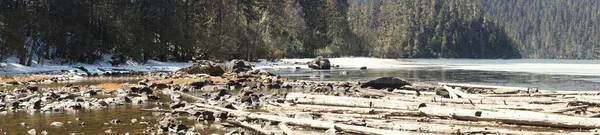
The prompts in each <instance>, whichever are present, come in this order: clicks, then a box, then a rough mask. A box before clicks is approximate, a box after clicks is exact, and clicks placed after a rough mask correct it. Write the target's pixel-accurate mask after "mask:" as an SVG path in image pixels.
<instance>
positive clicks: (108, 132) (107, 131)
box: [104, 129, 112, 134]
mask: <svg viewBox="0 0 600 135" xmlns="http://www.w3.org/2000/svg"><path fill="white" fill-rule="evenodd" d="M104 133H107V134H110V133H112V130H110V129H109V130H106V131H104Z"/></svg>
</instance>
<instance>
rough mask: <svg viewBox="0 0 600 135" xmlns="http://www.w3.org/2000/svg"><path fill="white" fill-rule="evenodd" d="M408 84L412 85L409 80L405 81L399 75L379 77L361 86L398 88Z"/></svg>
mask: <svg viewBox="0 0 600 135" xmlns="http://www.w3.org/2000/svg"><path fill="white" fill-rule="evenodd" d="M406 85H410V83H408V82H407V81H404V80H402V79H400V78H397V77H381V78H377V79H375V80H371V81H369V82H367V83H365V84H363V85H361V86H360V87H361V88H367V87H371V88H375V89H383V88H392V89H397V88H402V87H404V86H406Z"/></svg>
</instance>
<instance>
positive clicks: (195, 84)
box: [189, 80, 212, 89]
mask: <svg viewBox="0 0 600 135" xmlns="http://www.w3.org/2000/svg"><path fill="white" fill-rule="evenodd" d="M211 84H212V81H210V80H198V81H194V82H192V83H190V84H189V85H190V86H193V87H194V88H196V89H200V88H202V87H204V86H206V85H211Z"/></svg>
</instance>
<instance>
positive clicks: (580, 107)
mask: <svg viewBox="0 0 600 135" xmlns="http://www.w3.org/2000/svg"><path fill="white" fill-rule="evenodd" d="M585 108H588V106H587V105H583V106H573V107H567V108H561V109H555V110H549V111H544V112H547V113H563V112H568V111H574V110H578V109H585Z"/></svg>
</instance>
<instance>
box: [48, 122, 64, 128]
mask: <svg viewBox="0 0 600 135" xmlns="http://www.w3.org/2000/svg"><path fill="white" fill-rule="evenodd" d="M63 125H64V123H62V122H58V121H57V122H52V123H50V126H53V127H60V126H63Z"/></svg>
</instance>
